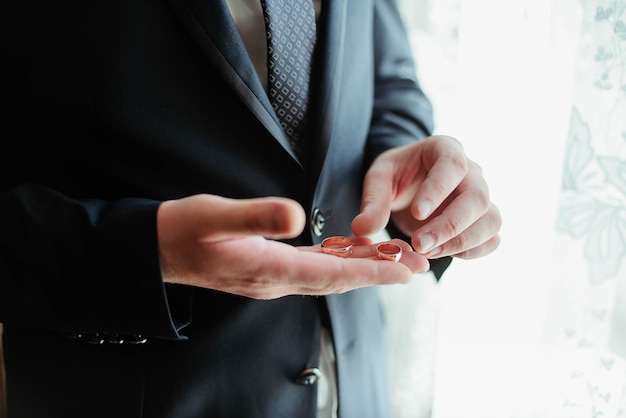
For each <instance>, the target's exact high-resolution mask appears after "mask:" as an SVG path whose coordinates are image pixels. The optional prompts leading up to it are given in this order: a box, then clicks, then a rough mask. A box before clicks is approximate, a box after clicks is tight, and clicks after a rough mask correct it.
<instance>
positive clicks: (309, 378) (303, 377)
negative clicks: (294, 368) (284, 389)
mask: <svg viewBox="0 0 626 418" xmlns="http://www.w3.org/2000/svg"><path fill="white" fill-rule="evenodd" d="M320 377H322V372H320V369H318V368H317V367H312V368H310V369H306V370H303V371H302V373H300V375H299V376H298V377H297V378H296V383H299V384H301V385H305V386H310V385H314V384H316V383H317V381H318V380H319V378H320Z"/></svg>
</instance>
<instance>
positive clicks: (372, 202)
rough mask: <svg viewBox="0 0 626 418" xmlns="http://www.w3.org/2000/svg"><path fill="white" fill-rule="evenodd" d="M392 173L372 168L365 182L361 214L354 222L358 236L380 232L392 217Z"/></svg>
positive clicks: (353, 227)
mask: <svg viewBox="0 0 626 418" xmlns="http://www.w3.org/2000/svg"><path fill="white" fill-rule="evenodd" d="M390 173H391V172H390V171H388V170H385V169H384V168H383V167H376V166H372V168H370V170H369V171H368V172H367V175H366V176H365V179H364V181H363V195H362V200H361V212H360V213H359V214H358V215H357V216H356V217H355V218H354V220H353V221H352V232H353V233H354V235H356V236H367V235H372V234H375V233H377V232H380V231H381V230H382V229H383V228H385V226H387V223H388V222H389V217H390V216H391V203H392V200H393V191H392V184H393V182H392V176H391V174H390Z"/></svg>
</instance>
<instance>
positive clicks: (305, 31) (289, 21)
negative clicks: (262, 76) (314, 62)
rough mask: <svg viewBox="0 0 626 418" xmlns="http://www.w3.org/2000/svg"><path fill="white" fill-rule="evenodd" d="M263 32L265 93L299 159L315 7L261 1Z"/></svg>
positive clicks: (298, 1) (296, 1) (286, 0)
mask: <svg viewBox="0 0 626 418" xmlns="http://www.w3.org/2000/svg"><path fill="white" fill-rule="evenodd" d="M261 6H262V7H263V16H264V18H265V28H266V33H267V45H268V53H267V67H268V95H269V98H270V102H271V103H272V107H273V108H274V111H275V112H276V115H277V116H278V120H279V121H280V124H281V127H282V128H283V130H284V131H285V132H286V133H287V136H288V137H289V140H290V145H291V147H292V148H293V150H294V152H295V153H296V155H297V156H298V157H299V158H300V159H301V160H302V156H303V154H304V150H305V147H306V144H305V143H304V142H305V141H304V131H305V129H306V127H305V125H306V111H307V105H308V99H309V78H310V73H311V59H312V57H313V48H314V46H315V36H316V35H315V10H314V8H313V2H312V1H311V0H261Z"/></svg>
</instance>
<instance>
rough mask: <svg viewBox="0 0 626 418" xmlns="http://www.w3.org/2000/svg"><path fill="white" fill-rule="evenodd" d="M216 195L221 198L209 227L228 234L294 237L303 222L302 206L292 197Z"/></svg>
mask: <svg viewBox="0 0 626 418" xmlns="http://www.w3.org/2000/svg"><path fill="white" fill-rule="evenodd" d="M218 199H220V200H221V202H220V204H219V205H217V206H216V208H215V209H216V210H215V215H216V216H215V217H212V218H213V220H212V222H211V224H212V225H211V227H212V228H211V229H213V230H214V231H215V232H216V233H219V234H226V235H228V237H229V238H230V237H236V236H243V235H261V236H263V237H265V238H272V239H279V238H291V237H296V236H298V235H299V234H300V233H301V232H302V229H303V228H304V224H305V222H306V215H305V213H304V209H303V208H302V206H300V205H299V204H298V203H297V202H296V201H294V200H291V199H286V198H281V197H262V198H253V199H226V198H218ZM218 231H219V232H218Z"/></svg>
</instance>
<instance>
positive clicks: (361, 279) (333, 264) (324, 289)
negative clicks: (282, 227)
mask: <svg viewBox="0 0 626 418" xmlns="http://www.w3.org/2000/svg"><path fill="white" fill-rule="evenodd" d="M392 242H394V243H397V244H398V245H401V246H402V248H403V249H406V250H407V251H406V253H404V254H403V256H402V258H401V260H400V262H397V263H395V262H390V261H383V260H377V259H376V258H375V257H372V255H373V254H375V245H374V244H371V245H370V244H367V245H359V246H356V247H355V250H356V251H355V253H356V255H358V257H350V258H342V257H337V256H334V255H330V254H325V253H322V252H321V251H320V248H319V245H316V246H312V247H292V246H290V245H287V244H284V243H281V242H278V241H272V240H266V239H263V238H262V237H260V236H250V237H243V238H238V239H230V240H223V241H218V242H214V243H211V244H208V245H207V246H206V248H205V250H206V252H205V253H204V254H205V256H204V257H203V262H205V263H207V264H206V265H205V266H204V267H205V268H203V269H202V271H210V273H209V274H207V275H206V277H205V278H204V279H198V278H195V279H194V280H193V281H191V282H187V284H191V285H193V286H200V287H207V288H211V289H215V290H220V291H224V292H227V293H233V294H238V295H241V296H245V297H250V298H254V299H275V298H279V297H282V296H286V295H295V294H299V295H327V294H335V293H344V292H347V291H349V290H353V289H357V288H362V287H367V286H373V285H379V284H394V283H406V282H408V281H410V280H411V279H412V278H413V274H414V273H417V272H423V271H426V270H427V269H428V260H427V259H426V258H425V257H424V256H422V255H420V254H417V253H415V252H413V251H410V246H409V245H408V244H407V243H402V242H401V241H399V240H393V241H392Z"/></svg>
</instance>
